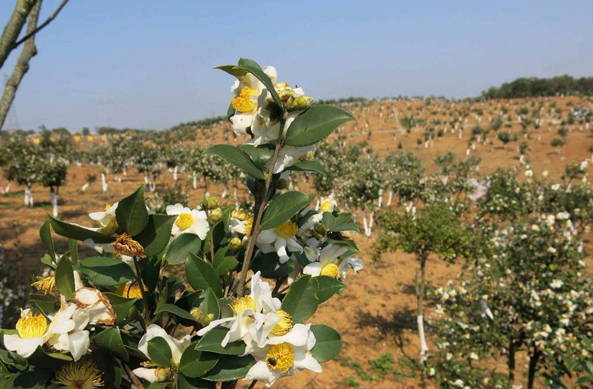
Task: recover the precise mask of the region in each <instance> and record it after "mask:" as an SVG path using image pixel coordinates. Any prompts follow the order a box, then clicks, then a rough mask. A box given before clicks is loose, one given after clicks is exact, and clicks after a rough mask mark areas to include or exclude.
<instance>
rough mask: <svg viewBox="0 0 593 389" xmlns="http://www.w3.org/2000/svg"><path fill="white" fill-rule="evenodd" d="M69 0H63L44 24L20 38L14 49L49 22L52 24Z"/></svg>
mask: <svg viewBox="0 0 593 389" xmlns="http://www.w3.org/2000/svg"><path fill="white" fill-rule="evenodd" d="M68 1H69V0H63V1H62V3H61V4H60V5H59V6H58V8H56V10H55V11H54V12H53V13H52V14H51V15H49V17H48V18H47V20H46V21H45V22H43V23H42V24H40V25H39V26H38V27H37V28H36V29H35V30H33V31H31V32H30V33H28V34H26V35H25V36H24V37H22V38H21V39H19V40H18V41H17V42H16V43H15V44H14V46H13V47H12V49H13V50H14V49H16V48H17V47H19V46H20V45H21V44H22V43H24V42H25V41H26V40H27V39H29V38H31V37H32V36H33V35H35V34H37V33H38V32H39V31H41V30H42V29H43V28H45V27H46V26H47V25H48V24H50V23H51V22H52V21H53V20H54V19H55V18H56V16H58V14H59V13H60V11H62V9H63V8H64V7H65V6H66V4H67V3H68Z"/></svg>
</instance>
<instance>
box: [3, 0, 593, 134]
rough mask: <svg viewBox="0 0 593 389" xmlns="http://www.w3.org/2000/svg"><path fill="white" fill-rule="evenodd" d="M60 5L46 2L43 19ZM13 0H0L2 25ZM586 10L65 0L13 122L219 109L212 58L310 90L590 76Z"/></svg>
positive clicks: (434, 87)
mask: <svg viewBox="0 0 593 389" xmlns="http://www.w3.org/2000/svg"><path fill="white" fill-rule="evenodd" d="M58 3H59V0H44V5H43V10H42V11H43V12H42V19H43V16H45V15H47V14H49V13H50V12H51V11H52V10H53V9H54V8H55V7H56V6H57V4H58ZM13 5H14V0H0V22H2V25H3V24H4V22H5V21H6V20H7V19H8V15H9V14H10V12H11V11H12V7H13ZM591 15H593V1H590V0H581V1H577V0H564V1H558V0H539V1H537V0H525V1H522V0H502V1H489V2H486V1H475V0H474V1H456V0H448V1H443V0H433V1H413V2H412V1H396V0H381V1H379V0H377V1H372V0H366V1H362V0H361V1H354V0H341V1H337V0H336V1H329V0H292V1H255V0H251V1H234V0H227V1H205V0H201V1H199V0H176V1H172V0H160V1H159V0H71V1H70V3H69V4H68V5H67V6H66V8H65V9H64V10H63V12H62V14H60V15H59V17H58V19H56V20H55V21H54V22H53V23H52V24H51V25H50V26H48V27H47V28H46V29H45V30H44V31H42V32H41V33H40V35H39V36H38V39H37V45H38V49H39V54H38V55H37V57H35V58H34V59H33V60H32V62H31V69H30V71H29V73H28V74H27V76H26V78H25V79H24V81H23V83H22V84H21V88H20V89H19V91H18V96H17V98H16V100H15V108H16V109H15V111H16V115H14V114H13V115H12V116H11V118H10V119H9V123H8V124H11V122H12V124H14V123H18V124H19V125H20V127H22V128H26V129H29V128H37V127H38V126H40V125H42V124H45V125H46V126H48V127H50V128H51V127H58V126H66V127H68V128H70V129H72V130H79V129H80V128H82V127H83V126H87V127H90V128H93V127H95V126H115V127H136V128H166V127H169V126H172V125H174V124H177V123H179V122H183V121H189V120H195V119H200V118H205V117H210V116H214V115H219V114H223V113H224V112H225V111H226V107H227V105H228V101H229V99H230V98H231V94H230V87H231V84H232V81H233V80H232V78H231V77H230V76H228V75H226V74H224V73H223V72H221V71H217V70H213V67H215V66H217V65H223V64H230V63H235V62H236V61H237V59H238V58H239V57H247V58H252V59H255V60H256V61H258V62H259V63H260V64H261V65H262V66H265V65H268V64H271V65H274V66H276V68H277V69H278V73H279V78H280V79H281V80H282V81H287V82H290V83H291V84H295V83H296V84H298V85H299V86H302V87H303V88H304V89H305V91H306V92H307V93H308V94H310V95H312V96H314V97H316V98H337V97H348V96H352V95H355V96H365V97H375V96H393V95H430V94H434V95H445V96H450V97H466V96H476V95H478V94H479V93H480V92H481V91H482V90H484V89H486V88H488V87H489V86H491V85H497V84H500V83H502V82H504V81H509V80H512V79H514V78H516V77H519V76H538V77H546V76H553V75H560V74H571V75H574V76H586V75H588V76H593V23H591V20H590V17H591ZM17 55H18V54H14V53H13V55H12V56H11V58H10V60H9V61H8V62H7V64H6V65H5V66H4V68H3V69H1V70H0V73H1V75H0V76H1V78H2V79H4V74H9V73H10V71H11V70H12V65H13V63H14V61H15V60H16V57H17Z"/></svg>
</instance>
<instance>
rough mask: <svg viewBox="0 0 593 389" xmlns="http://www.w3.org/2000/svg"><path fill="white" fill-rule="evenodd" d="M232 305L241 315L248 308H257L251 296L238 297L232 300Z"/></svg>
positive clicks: (235, 311)
mask: <svg viewBox="0 0 593 389" xmlns="http://www.w3.org/2000/svg"><path fill="white" fill-rule="evenodd" d="M230 306H231V309H232V310H233V312H234V313H235V315H240V314H242V313H243V312H245V311H246V310H248V309H251V310H253V311H255V310H257V306H256V305H255V301H254V300H253V299H252V298H251V296H245V297H239V298H236V299H234V300H233V302H231V304H230Z"/></svg>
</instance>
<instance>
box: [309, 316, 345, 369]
mask: <svg viewBox="0 0 593 389" xmlns="http://www.w3.org/2000/svg"><path fill="white" fill-rule="evenodd" d="M311 331H312V332H313V334H314V335H315V340H316V342H315V347H313V350H311V353H312V354H313V358H315V359H316V360H317V362H319V363H323V362H326V361H329V360H330V359H334V358H335V357H337V356H338V354H339V353H340V351H341V350H342V338H341V337H340V334H339V333H338V332H337V331H336V330H334V329H333V328H331V327H328V326H326V325H323V324H314V325H312V326H311Z"/></svg>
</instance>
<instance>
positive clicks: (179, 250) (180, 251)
mask: <svg viewBox="0 0 593 389" xmlns="http://www.w3.org/2000/svg"><path fill="white" fill-rule="evenodd" d="M201 247H202V241H201V240H200V238H199V237H198V236H197V235H195V234H180V235H179V236H177V237H176V238H175V239H173V241H172V242H171V243H170V244H169V247H168V248H167V254H166V255H165V258H166V260H167V263H169V264H170V265H179V264H182V263H183V262H185V260H186V259H187V257H188V256H189V253H192V254H195V255H197V254H198V252H200V248H201Z"/></svg>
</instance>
